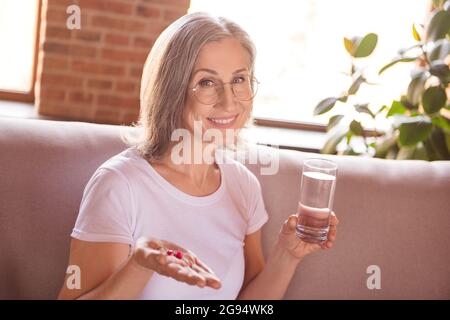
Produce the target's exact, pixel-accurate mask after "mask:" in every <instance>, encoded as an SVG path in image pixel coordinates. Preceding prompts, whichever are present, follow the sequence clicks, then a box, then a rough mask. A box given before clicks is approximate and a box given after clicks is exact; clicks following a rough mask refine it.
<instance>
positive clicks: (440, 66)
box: [430, 60, 449, 80]
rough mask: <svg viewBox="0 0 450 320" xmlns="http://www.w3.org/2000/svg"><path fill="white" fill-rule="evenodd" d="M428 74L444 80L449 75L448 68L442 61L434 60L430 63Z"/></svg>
mask: <svg viewBox="0 0 450 320" xmlns="http://www.w3.org/2000/svg"><path fill="white" fill-rule="evenodd" d="M430 73H431V74H432V75H433V76H436V77H438V78H439V79H442V80H445V79H447V77H448V74H449V67H448V65H447V64H445V63H444V62H443V61H442V60H435V61H432V62H431V66H430Z"/></svg>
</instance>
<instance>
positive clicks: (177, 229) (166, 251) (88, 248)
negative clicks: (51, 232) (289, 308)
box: [59, 13, 337, 299]
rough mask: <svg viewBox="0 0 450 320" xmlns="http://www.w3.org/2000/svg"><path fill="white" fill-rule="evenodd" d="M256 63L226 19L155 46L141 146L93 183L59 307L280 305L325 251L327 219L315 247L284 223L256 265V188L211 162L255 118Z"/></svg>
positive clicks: (231, 164)
mask: <svg viewBox="0 0 450 320" xmlns="http://www.w3.org/2000/svg"><path fill="white" fill-rule="evenodd" d="M254 59H255V49H254V46H253V44H252V42H251V40H250V39H249V37H248V35H247V33H246V32H245V31H244V30H242V29H241V28H240V27H239V26H238V25H237V24H235V23H233V22H231V21H229V20H227V19H224V18H215V17H212V16H210V15H208V14H203V13H194V14H189V15H186V16H184V17H181V18H180V19H178V20H177V21H175V22H174V23H173V24H171V25H170V26H169V27H168V28H167V29H166V30H165V31H164V32H163V33H162V34H161V35H160V37H159V38H158V40H157V41H156V43H155V44H154V46H153V48H152V50H151V52H150V54H149V56H148V58H147V62H146V64H145V67H144V71H143V77H142V86H141V114H140V120H139V126H140V127H141V129H142V135H141V136H140V137H139V138H138V139H136V140H135V141H134V142H133V143H132V145H131V146H130V147H129V148H128V149H126V150H125V151H123V152H121V153H120V154H117V155H115V156H114V157H112V158H110V159H109V160H107V161H106V162H105V163H103V164H102V165H101V166H100V167H99V168H98V169H97V170H96V172H95V173H94V175H93V176H92V177H91V179H90V180H89V182H88V184H87V186H86V188H85V191H84V194H83V199H82V201H81V206H80V212H79V215H78V219H77V222H76V224H75V227H74V229H73V232H72V235H71V236H72V238H73V239H72V243H71V249H70V250H71V251H70V259H69V265H71V266H76V267H77V269H75V270H79V271H81V272H80V274H79V276H80V279H79V283H78V285H76V283H75V285H74V283H73V282H71V281H72V280H73V279H71V278H70V277H71V275H67V277H66V280H65V283H64V285H63V287H62V289H61V292H60V294H59V298H61V299H75V298H80V299H115V298H118V299H136V298H139V299H236V298H237V299H280V298H282V297H283V295H284V293H285V291H286V289H287V287H288V285H289V282H290V280H291V278H292V276H293V274H294V272H295V270H296V268H297V265H298V264H299V262H300V261H301V259H302V258H303V257H304V256H305V255H307V254H308V253H310V252H313V251H315V250H317V249H319V248H324V249H325V248H330V247H331V246H332V244H333V241H334V239H335V237H336V225H337V218H336V216H335V215H334V214H332V215H331V219H330V231H329V234H328V240H327V241H326V242H324V243H321V244H310V243H306V242H303V241H301V240H299V239H298V238H297V236H296V235H295V226H296V222H297V218H296V216H295V215H292V216H290V217H289V218H288V219H287V220H286V221H285V223H284V225H283V226H282V227H281V230H280V233H279V237H278V239H277V241H276V243H275V244H274V246H273V249H272V251H271V253H270V255H269V256H268V260H267V261H264V257H263V253H262V249H261V227H262V226H263V225H264V223H265V222H266V221H267V219H268V215H267V212H266V210H265V208H264V202H263V198H262V194H261V188H260V185H259V182H258V180H257V179H256V177H255V176H254V175H253V174H252V173H251V172H250V171H249V170H248V169H247V168H246V167H245V166H244V165H243V164H241V163H239V162H238V161H235V160H233V159H231V158H230V157H227V156H224V157H223V159H225V161H216V160H217V159H218V156H217V155H218V154H219V149H220V148H219V147H220V146H224V145H225V146H226V147H227V146H228V145H229V144H233V145H234V144H235V143H238V142H239V136H238V132H239V130H240V129H241V128H243V127H244V126H245V125H246V124H247V123H248V122H249V119H250V117H251V110H252V102H253V98H254V96H255V94H256V89H257V84H258V82H257V81H256V79H255V77H254ZM198 129H200V131H201V132H202V133H205V134H196V131H198ZM177 130H183V131H182V134H181V136H182V139H181V141H182V144H181V145H180V142H178V143H177V141H173V140H174V139H173V136H174V133H175V132H177ZM208 132H213V133H214V134H210V135H208V134H206V133H208ZM227 132H231V133H232V134H231V138H230V135H228V136H227ZM186 133H188V134H186ZM208 137H209V138H208ZM180 146H181V147H180ZM198 146H200V147H198ZM199 155H200V157H199ZM208 157H209V159H212V160H213V161H205V158H208ZM199 158H200V161H199ZM180 159H181V160H182V161H180ZM69 284H70V285H69Z"/></svg>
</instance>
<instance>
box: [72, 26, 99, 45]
mask: <svg viewBox="0 0 450 320" xmlns="http://www.w3.org/2000/svg"><path fill="white" fill-rule="evenodd" d="M72 32H73V34H74V35H75V39H78V40H81V41H86V42H98V41H100V39H101V34H100V32H96V31H87V30H83V29H81V30H73V31H72Z"/></svg>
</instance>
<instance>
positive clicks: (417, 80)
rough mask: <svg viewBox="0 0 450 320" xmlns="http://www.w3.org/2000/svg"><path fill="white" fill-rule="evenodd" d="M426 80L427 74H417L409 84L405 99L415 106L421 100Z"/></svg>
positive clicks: (423, 72)
mask: <svg viewBox="0 0 450 320" xmlns="http://www.w3.org/2000/svg"><path fill="white" fill-rule="evenodd" d="M427 78H428V72H425V71H422V72H419V73H418V74H417V75H416V76H415V77H414V78H413V79H412V80H411V82H410V83H409V85H408V91H407V93H406V97H407V99H408V101H409V102H410V103H411V104H412V105H413V106H417V105H418V104H419V103H420V101H421V100H422V94H423V92H424V90H425V82H426V81H427Z"/></svg>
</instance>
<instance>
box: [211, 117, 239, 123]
mask: <svg viewBox="0 0 450 320" xmlns="http://www.w3.org/2000/svg"><path fill="white" fill-rule="evenodd" d="M235 118H236V117H232V118H229V119H214V118H208V119H209V120H211V121H212V122H214V123H220V124H228V123H231V122H232V121H233V120H234V119H235Z"/></svg>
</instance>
